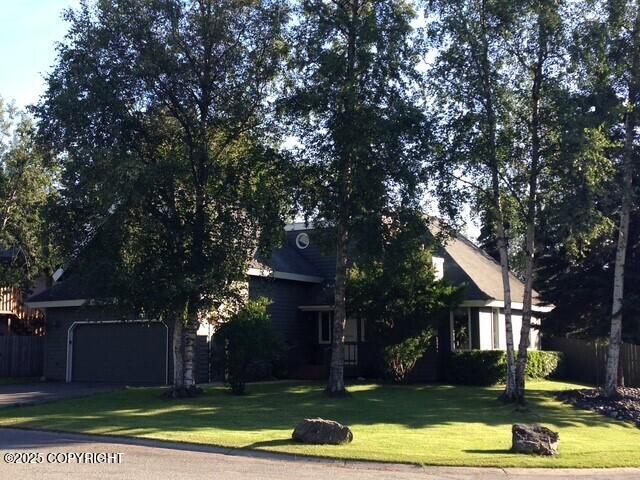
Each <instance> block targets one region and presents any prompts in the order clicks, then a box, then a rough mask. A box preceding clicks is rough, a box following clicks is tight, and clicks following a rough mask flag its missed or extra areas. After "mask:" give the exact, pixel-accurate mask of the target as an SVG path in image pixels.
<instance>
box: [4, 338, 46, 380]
mask: <svg viewBox="0 0 640 480" xmlns="http://www.w3.org/2000/svg"><path fill="white" fill-rule="evenodd" d="M43 354H44V337H42V336H22V335H11V336H6V337H0V378H4V377H39V376H41V375H42V362H43Z"/></svg>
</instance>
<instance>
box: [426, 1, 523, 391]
mask: <svg viewBox="0 0 640 480" xmlns="http://www.w3.org/2000/svg"><path fill="white" fill-rule="evenodd" d="M427 7H428V10H427V13H434V14H435V16H436V20H435V21H434V22H432V24H431V26H430V38H431V41H432V46H433V47H435V48H436V49H438V50H439V52H440V53H439V54H438V56H437V57H436V60H435V62H434V64H433V67H432V68H431V69H430V71H429V73H428V75H429V84H430V85H431V91H430V93H431V95H433V97H434V102H435V105H436V107H437V108H434V109H433V110H434V111H436V112H439V114H437V115H438V116H439V119H438V127H437V134H436V138H437V139H438V143H439V145H440V147H439V148H437V149H436V150H435V153H436V155H435V161H434V166H435V169H436V172H437V174H438V176H439V178H440V188H439V190H438V193H437V197H438V198H439V200H440V203H441V205H442V206H443V211H445V212H450V213H452V214H453V215H455V212H456V210H457V208H455V207H456V204H457V205H460V203H461V200H462V195H463V193H462V192H460V191H459V190H458V189H462V190H463V191H465V190H466V191H470V192H471V193H472V194H473V195H474V196H476V198H477V203H478V204H479V205H482V206H484V208H485V209H486V217H487V219H488V221H489V223H490V227H491V230H492V231H493V232H495V240H496V245H497V251H498V256H499V261H500V270H501V274H502V287H503V298H504V316H505V330H506V347H507V375H506V378H507V382H506V387H505V391H504V393H503V397H504V398H505V399H507V400H512V399H513V398H514V397H515V390H516V363H515V350H514V342H513V326H512V325H513V324H512V313H511V285H510V282H509V276H510V273H509V271H510V268H509V252H508V244H509V239H508V235H507V232H506V228H505V213H504V205H503V203H504V201H505V199H506V197H508V196H509V195H510V192H509V189H508V187H509V185H505V181H507V182H508V180H507V177H508V175H507V172H508V171H509V168H510V167H509V163H510V159H509V152H510V151H511V149H512V147H511V143H512V139H511V138H510V135H511V134H510V128H509V126H508V124H509V121H510V120H509V114H510V108H511V105H510V104H509V101H508V99H507V95H506V94H507V91H506V87H507V81H506V78H505V69H506V65H505V63H506V62H507V55H506V51H505V50H504V35H505V33H506V31H505V29H506V28H508V27H509V22H510V20H509V18H510V16H511V15H512V12H511V11H510V10H509V4H506V3H502V2H494V1H484V0H483V1H477V0H469V1H461V2H447V1H442V2H440V1H433V2H429V3H428V4H427ZM451 207H454V208H451Z"/></svg>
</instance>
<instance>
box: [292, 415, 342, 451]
mask: <svg viewBox="0 0 640 480" xmlns="http://www.w3.org/2000/svg"><path fill="white" fill-rule="evenodd" d="M292 437H293V439H294V440H296V441H298V442H303V443H313V444H316V445H324V444H331V445H340V444H343V443H349V442H350V441H351V440H353V433H351V430H349V427H347V426H345V425H342V424H340V423H338V422H334V421H333V420H324V419H322V418H305V419H304V420H302V421H301V422H300V423H299V424H298V425H296V428H295V429H294V430H293V435H292Z"/></svg>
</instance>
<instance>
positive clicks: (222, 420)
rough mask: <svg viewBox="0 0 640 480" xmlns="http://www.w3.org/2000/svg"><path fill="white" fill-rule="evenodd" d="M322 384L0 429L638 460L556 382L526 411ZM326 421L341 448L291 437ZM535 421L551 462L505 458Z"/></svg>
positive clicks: (325, 449) (492, 400)
mask: <svg viewBox="0 0 640 480" xmlns="http://www.w3.org/2000/svg"><path fill="white" fill-rule="evenodd" d="M322 387H323V386H322V385H320V384H314V383H300V382H296V383H294V382H291V383H277V384H262V385H252V386H250V390H251V394H250V395H247V396H244V397H235V396H232V395H230V394H228V393H227V392H226V390H224V389H223V388H208V389H206V391H205V395H203V396H201V397H199V398H196V399H187V400H181V401H172V400H167V399H165V398H163V397H162V396H161V391H160V390H159V389H129V390H123V391H117V392H112V393H107V394H100V395H95V396H92V397H85V398H81V399H75V400H65V401H60V402H55V403H49V404H43V405H38V406H32V407H19V408H8V409H3V410H0V426H17V427H34V428H44V429H54V430H65V431H76V432H85V433H99V434H107V435H127V436H134V437H145V438H154V439H162V440H173V441H183V442H193V443H202V444H209V445H220V446H225V447H239V448H253V449H260V450H271V451H277V452H289V453H295V454H303V455H316V456H323V457H324V456H327V457H338V458H348V459H362V460H377V461H391V462H408V463H419V464H428V465H469V466H500V467H509V466H511V467H529V466H531V467H533V466H536V467H614V466H636V467H637V466H640V429H638V428H636V427H635V426H632V425H630V424H626V423H621V422H616V421H612V420H609V419H607V418H605V417H603V416H600V415H597V414H594V413H591V412H587V411H583V410H577V409H574V408H573V407H570V406H567V405H564V404H561V403H559V402H557V401H555V400H553V398H552V395H553V392H554V391H558V390H561V389H566V388H575V385H570V384H566V383H558V382H533V383H530V384H529V399H530V402H531V405H530V409H529V411H528V412H519V411H515V410H514V407H513V406H505V405H502V404H500V403H499V402H498V401H497V400H496V397H497V395H498V393H499V388H497V387H495V388H476V387H451V386H425V385H422V386H388V385H384V386H382V385H355V386H352V387H350V391H351V392H352V394H353V395H352V396H351V397H350V398H344V399H329V398H327V397H325V396H324V395H323V393H322ZM316 416H320V417H324V418H330V419H335V420H338V421H340V422H343V423H345V424H347V425H349V426H350V427H351V429H352V430H353V434H354V440H353V442H352V443H351V444H349V445H343V446H309V445H300V444H296V443H294V442H292V441H291V439H290V436H291V431H292V429H293V426H294V425H295V424H296V422H298V421H299V420H301V419H302V418H305V417H316ZM514 422H540V423H543V424H545V425H547V426H549V427H551V428H553V429H556V430H559V431H560V439H561V442H560V450H561V454H560V455H559V456H558V457H556V458H541V457H536V456H528V455H515V454H512V453H510V452H509V448H510V446H511V424H512V423H514Z"/></svg>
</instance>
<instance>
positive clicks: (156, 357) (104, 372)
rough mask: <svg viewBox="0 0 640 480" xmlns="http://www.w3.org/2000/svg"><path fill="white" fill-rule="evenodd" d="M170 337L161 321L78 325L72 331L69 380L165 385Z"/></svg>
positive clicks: (70, 333)
mask: <svg viewBox="0 0 640 480" xmlns="http://www.w3.org/2000/svg"><path fill="white" fill-rule="evenodd" d="M167 335H168V331H167V327H166V325H165V324H163V323H161V322H101V323H96V322H93V323H90V322H87V323H74V324H73V325H72V327H71V328H70V330H69V353H70V355H69V356H70V358H68V361H69V366H70V367H71V368H70V369H69V370H70V371H68V379H69V380H71V381H74V382H96V383H127V384H132V385H133V384H150V385H158V384H165V383H166V382H167V368H168V362H167V354H168V343H167V340H168V338H167Z"/></svg>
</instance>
